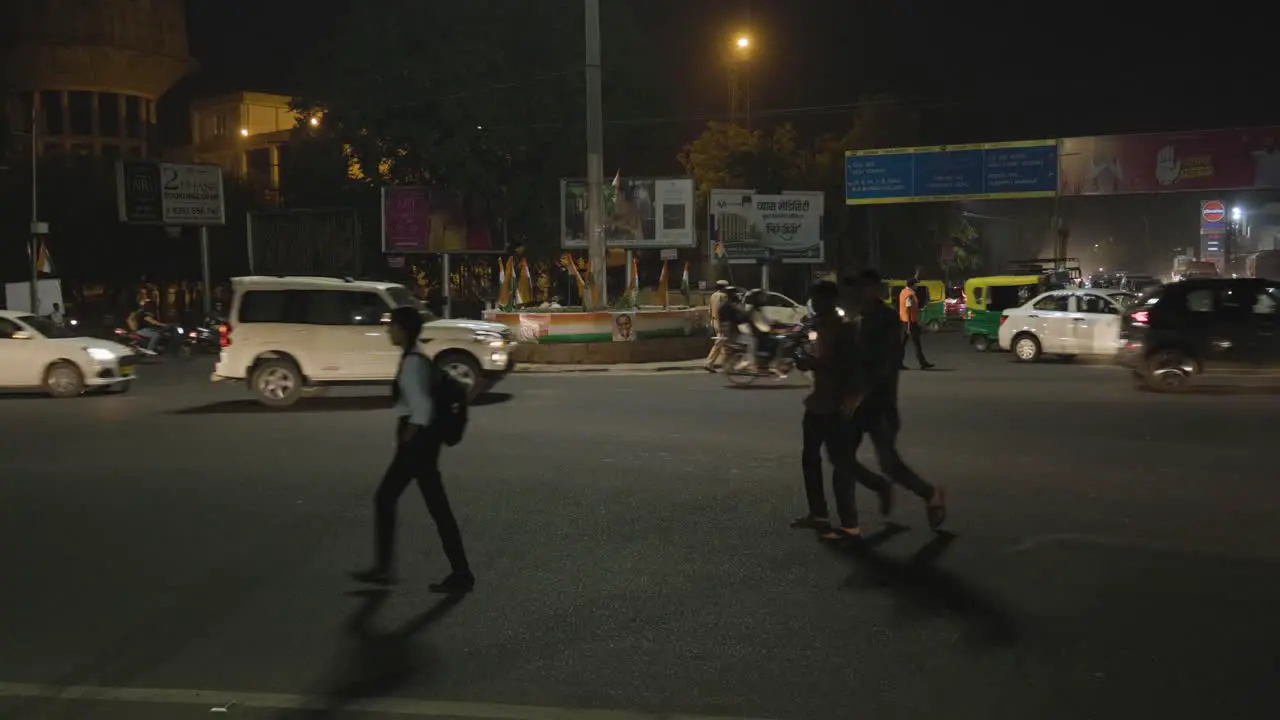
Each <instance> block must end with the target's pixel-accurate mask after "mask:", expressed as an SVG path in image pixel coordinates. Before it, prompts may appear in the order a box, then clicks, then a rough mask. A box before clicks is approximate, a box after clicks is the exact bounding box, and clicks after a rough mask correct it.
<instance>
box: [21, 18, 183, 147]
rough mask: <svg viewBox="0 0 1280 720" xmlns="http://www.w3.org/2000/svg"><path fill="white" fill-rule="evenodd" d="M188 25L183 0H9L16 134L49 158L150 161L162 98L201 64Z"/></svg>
mask: <svg viewBox="0 0 1280 720" xmlns="http://www.w3.org/2000/svg"><path fill="white" fill-rule="evenodd" d="M185 23H186V19H185V14H184V12H183V5H182V0H4V2H3V3H0V62H2V63H3V71H2V74H0V83H2V84H3V89H4V95H5V98H6V103H5V105H6V108H5V109H6V111H7V112H8V114H9V120H10V127H12V128H14V129H15V130H16V131H19V132H22V133H24V134H31V131H32V130H34V135H35V136H36V137H37V139H38V144H37V149H38V151H39V152H41V153H43V154H46V155H49V154H62V153H69V154H75V155H93V156H105V157H113V156H125V157H147V156H149V155H150V154H151V153H152V150H153V148H152V145H151V143H152V137H153V134H154V133H153V128H154V126H155V122H156V100H158V99H159V98H160V97H161V96H162V95H164V94H165V93H166V92H168V90H169V89H170V88H172V87H173V85H174V84H175V83H177V82H178V80H179V79H181V78H182V77H183V76H184V75H186V74H187V73H189V72H191V71H192V70H194V69H195V66H196V64H195V62H194V61H193V60H192V59H191V57H190V55H189V53H188V49H187V31H186V24H185ZM33 118H34V120H35V124H34V127H33V123H32V120H33Z"/></svg>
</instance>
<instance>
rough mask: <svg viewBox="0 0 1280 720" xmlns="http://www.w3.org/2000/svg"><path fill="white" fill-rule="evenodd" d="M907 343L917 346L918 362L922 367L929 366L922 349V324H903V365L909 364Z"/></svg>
mask: <svg viewBox="0 0 1280 720" xmlns="http://www.w3.org/2000/svg"><path fill="white" fill-rule="evenodd" d="M907 343H910V344H912V345H915V346H916V362H918V363H920V367H924V366H925V365H928V364H929V361H928V360H925V359H924V348H923V347H920V323H902V364H903V365H906V364H907Z"/></svg>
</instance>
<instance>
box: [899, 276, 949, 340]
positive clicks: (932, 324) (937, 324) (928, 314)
mask: <svg viewBox="0 0 1280 720" xmlns="http://www.w3.org/2000/svg"><path fill="white" fill-rule="evenodd" d="M884 285H885V298H884V303H885V304H886V305H888V306H889V307H891V308H893V310H894V312H897V311H898V296H899V295H901V294H902V288H904V287H906V286H907V281H906V280H885V281H884ZM916 293H917V294H918V295H919V296H920V325H922V326H923V327H925V328H927V329H929V330H932V331H934V332H937V331H939V330H941V329H942V326H943V325H946V324H947V305H946V302H945V300H946V299H947V288H946V286H945V285H943V284H942V281H941V280H920V281H919V282H918V283H917V284H916Z"/></svg>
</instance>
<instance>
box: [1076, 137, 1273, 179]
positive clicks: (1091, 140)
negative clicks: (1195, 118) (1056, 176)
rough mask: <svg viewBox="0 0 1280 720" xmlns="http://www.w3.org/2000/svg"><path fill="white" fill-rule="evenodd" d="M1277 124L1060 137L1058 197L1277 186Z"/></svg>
mask: <svg viewBox="0 0 1280 720" xmlns="http://www.w3.org/2000/svg"><path fill="white" fill-rule="evenodd" d="M1278 144H1280V127H1274V126H1273V127H1261V128H1249V129H1244V130H1203V131H1195V132H1175V133H1149V134H1143V135H1103V136H1096V137H1079V138H1066V139H1064V140H1063V141H1062V158H1061V163H1060V164H1061V173H1060V175H1061V184H1060V186H1059V191H1060V192H1061V194H1062V195H1064V196H1077V195H1125V194H1132V193H1156V192H1179V191H1187V190H1250V189H1254V188H1280V149H1277V145H1278Z"/></svg>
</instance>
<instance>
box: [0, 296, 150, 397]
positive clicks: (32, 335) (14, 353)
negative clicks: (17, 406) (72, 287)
mask: <svg viewBox="0 0 1280 720" xmlns="http://www.w3.org/2000/svg"><path fill="white" fill-rule="evenodd" d="M136 367H137V356H136V355H135V354H134V352H133V351H132V350H130V349H129V348H127V347H125V346H123V345H120V344H118V343H113V342H111V341H109V340H100V339H98V338H90V337H84V336H83V335H81V334H79V333H78V332H76V331H75V329H74V326H72V327H71V328H67V327H64V326H62V325H59V324H57V323H55V322H53V321H52V320H50V319H49V318H46V317H40V316H37V315H32V314H30V313H25V312H15V311H11V310H0V387H3V388H9V389H20V390H37V389H38V390H44V391H45V392H46V393H48V394H50V395H52V396H53V397H58V398H69V397H77V396H79V395H81V394H83V393H84V391H85V390H88V389H90V388H94V389H98V388H101V389H104V390H112V391H116V392H125V391H127V390H128V389H129V386H130V384H131V383H132V382H133V378H134V370H135V369H136Z"/></svg>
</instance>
